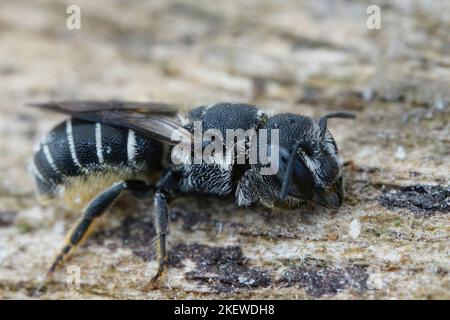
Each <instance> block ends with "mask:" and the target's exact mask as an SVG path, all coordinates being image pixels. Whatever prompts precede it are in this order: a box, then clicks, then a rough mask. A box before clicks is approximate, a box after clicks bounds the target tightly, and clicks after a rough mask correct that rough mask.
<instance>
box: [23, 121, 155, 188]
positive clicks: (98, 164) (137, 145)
mask: <svg viewBox="0 0 450 320" xmlns="http://www.w3.org/2000/svg"><path fill="white" fill-rule="evenodd" d="M161 158H162V145H161V143H159V142H157V141H155V140H153V139H150V138H148V137H145V136H143V135H141V134H139V133H137V132H135V131H134V130H131V129H123V128H116V127H111V126H108V125H104V124H100V123H93V122H87V121H82V120H78V119H68V120H67V121H65V122H63V123H61V124H59V125H58V126H56V127H55V128H54V129H53V130H52V131H50V132H49V134H48V135H47V136H46V138H45V139H44V140H43V141H42V142H41V143H40V145H39V147H38V149H37V151H36V153H35V155H34V158H33V161H32V163H31V170H32V174H33V175H34V178H35V181H36V184H37V187H38V192H39V193H40V194H41V195H42V194H43V195H48V196H51V195H52V193H54V191H55V190H56V187H57V186H59V185H61V184H64V183H65V182H66V181H68V178H71V177H81V176H86V175H89V174H92V173H94V172H95V173H101V172H107V171H111V170H116V171H118V172H120V171H124V172H127V173H145V172H146V171H152V170H156V169H158V168H160V166H161Z"/></svg>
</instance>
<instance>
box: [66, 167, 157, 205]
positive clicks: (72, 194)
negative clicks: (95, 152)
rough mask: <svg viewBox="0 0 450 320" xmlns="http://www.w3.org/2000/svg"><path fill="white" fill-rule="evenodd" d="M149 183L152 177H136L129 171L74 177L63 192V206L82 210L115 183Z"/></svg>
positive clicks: (69, 180)
mask: <svg viewBox="0 0 450 320" xmlns="http://www.w3.org/2000/svg"><path fill="white" fill-rule="evenodd" d="M136 178H139V179H141V180H145V181H149V180H150V177H142V176H136V174H134V173H131V172H127V171H118V170H111V171H103V172H96V173H91V174H89V175H86V176H82V177H72V178H70V179H68V180H67V182H66V183H65V184H64V187H63V188H62V190H61V198H62V200H63V204H64V205H65V206H66V207H68V208H70V209H73V210H81V209H83V208H84V207H86V205H87V204H88V203H89V202H90V201H91V200H92V199H93V198H95V197H96V196H98V195H99V194H101V193H102V192H104V191H105V190H106V189H108V188H109V187H111V186H112V185H113V184H114V183H116V182H119V181H122V180H126V179H136Z"/></svg>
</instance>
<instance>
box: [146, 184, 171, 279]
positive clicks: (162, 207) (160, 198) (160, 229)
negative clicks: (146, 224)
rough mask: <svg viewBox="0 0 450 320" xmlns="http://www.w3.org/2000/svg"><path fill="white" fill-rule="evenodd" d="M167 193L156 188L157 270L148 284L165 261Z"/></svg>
mask: <svg viewBox="0 0 450 320" xmlns="http://www.w3.org/2000/svg"><path fill="white" fill-rule="evenodd" d="M166 197H167V194H166V193H165V192H164V191H162V190H158V191H157V192H156V193H155V199H154V203H153V206H154V215H155V220H154V221H155V228H156V244H157V253H158V271H157V272H156V275H155V276H154V277H153V278H152V279H151V280H150V284H154V283H155V282H156V281H157V280H158V279H159V278H160V277H161V275H162V274H163V272H164V269H165V266H166V263H167V249H166V234H167V231H168V227H169V210H168V207H167V198H166Z"/></svg>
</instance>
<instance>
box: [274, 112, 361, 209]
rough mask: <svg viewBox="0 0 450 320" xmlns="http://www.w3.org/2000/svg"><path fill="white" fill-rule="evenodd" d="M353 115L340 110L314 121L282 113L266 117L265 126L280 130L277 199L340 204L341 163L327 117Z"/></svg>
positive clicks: (342, 191)
mask: <svg viewBox="0 0 450 320" xmlns="http://www.w3.org/2000/svg"><path fill="white" fill-rule="evenodd" d="M354 117H355V116H354V115H353V114H350V113H344V112H340V113H331V114H327V115H325V116H323V117H321V118H320V119H319V120H318V121H316V120H314V119H311V118H309V117H304V116H300V115H294V114H289V113H284V114H278V115H276V116H274V117H271V118H270V119H269V120H268V122H267V124H266V128H267V129H269V130H270V129H278V130H279V157H280V158H279V170H278V172H277V179H278V181H279V183H280V185H281V190H280V192H279V194H278V198H279V200H281V201H284V200H285V199H286V197H287V196H290V197H295V198H299V199H303V200H311V201H313V202H315V203H317V204H319V205H322V206H324V207H329V208H338V207H340V206H341V204H342V201H343V198H344V190H343V183H342V164H341V161H340V158H339V155H338V150H337V146H336V143H335V141H334V139H333V137H332V135H331V133H330V132H329V131H328V129H327V120H328V119H329V118H354Z"/></svg>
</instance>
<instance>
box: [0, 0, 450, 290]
mask: <svg viewBox="0 0 450 320" xmlns="http://www.w3.org/2000/svg"><path fill="white" fill-rule="evenodd" d="M74 2H76V3H77V4H78V5H80V7H81V10H82V11H81V12H82V29H81V30H68V29H67V28H66V17H67V15H66V13H65V11H66V6H67V5H69V4H72V3H74ZM244 3H245V4H244ZM370 4H378V5H379V6H380V8H381V23H382V29H381V30H368V29H367V27H366V18H367V14H366V9H367V6H368V5H370ZM449 15H450V3H449V2H448V1H395V2H393V1H355V2H353V1H268V0H262V1H238V0H236V1H234V0H233V1H206V0H205V1H162V0H158V1H133V2H131V1H58V2H56V1H2V2H1V4H0V47H1V50H0V83H1V88H0V90H1V91H0V92H1V97H2V101H1V103H0V112H1V118H0V133H1V139H0V159H1V161H0V297H2V298H30V292H31V291H32V289H33V288H34V287H35V286H36V285H37V283H38V281H39V279H41V278H42V276H43V275H44V273H45V270H46V268H47V267H48V265H49V261H50V259H51V258H52V257H53V255H54V254H55V252H56V250H57V249H59V248H60V245H61V243H62V241H63V238H64V234H65V231H66V230H67V229H68V228H69V227H70V225H71V224H72V223H73V222H74V221H75V220H76V218H77V213H70V212H67V211H65V210H63V209H61V208H58V207H46V208H43V207H40V206H38V205H37V204H36V202H35V200H34V197H33V188H32V183H31V179H30V178H29V177H28V175H27V171H26V164H27V160H28V159H29V157H30V156H31V155H32V146H33V144H34V142H35V141H37V139H38V138H39V137H40V136H41V135H42V134H43V133H44V132H46V131H47V130H49V129H50V128H51V127H52V126H53V125H54V124H55V123H57V122H58V121H59V120H61V119H62V117H60V116H58V115H53V114H45V113H40V112H37V111H35V110H30V109H27V108H26V107H24V104H25V103H28V102H38V101H47V100H53V99H54V100H56V99H128V100H148V99H152V100H161V101H167V102H177V103H180V104H182V105H186V106H195V105H198V104H204V103H211V102H217V101H245V102H251V103H254V104H257V105H260V106H263V107H267V108H272V109H274V110H275V111H277V112H281V111H291V112H297V113H302V114H306V115H310V116H319V115H321V114H323V113H324V112H327V111H335V110H342V109H346V110H352V111H354V112H356V113H357V115H358V120H357V121H355V122H346V121H343V120H335V121H333V122H332V123H331V122H330V128H331V131H332V132H333V134H334V135H335V137H336V139H337V141H338V145H339V146H340V150H341V152H342V155H343V158H344V159H345V161H347V162H348V165H347V166H346V178H347V186H346V187H347V190H348V196H347V199H346V201H345V204H344V206H343V207H342V208H341V209H340V210H339V211H338V212H334V211H326V210H322V209H315V210H313V211H311V210H309V209H307V208H305V209H303V210H297V211H288V212H281V213H280V212H278V213H276V212H267V211H265V210H262V209H256V210H244V209H240V208H237V207H236V206H235V205H234V204H232V203H225V204H224V203H223V202H219V201H216V200H214V199H202V198H188V199H180V200H179V201H177V202H176V203H174V205H173V210H172V217H171V219H172V221H171V233H170V248H171V259H170V261H171V268H170V269H169V272H168V274H167V277H166V279H165V283H164V284H163V285H162V287H161V289H160V290H152V291H147V290H144V287H145V284H146V282H147V281H148V279H149V278H150V277H151V276H152V274H153V273H154V271H155V268H156V264H155V261H154V258H153V254H152V253H151V252H150V251H149V244H150V242H151V239H152V237H153V235H154V229H153V227H152V226H151V223H150V218H149V217H150V211H149V210H151V209H149V208H151V206H150V204H151V203H149V202H147V203H143V204H140V205H135V204H133V202H132V201H131V200H130V199H123V201H121V202H120V203H118V204H117V206H116V207H115V208H114V209H113V210H112V212H111V213H109V214H107V215H106V217H105V219H104V223H103V224H102V226H100V228H99V231H98V232H97V233H96V234H95V235H93V237H92V238H91V239H90V240H89V241H88V242H87V243H86V244H85V245H84V246H82V247H81V248H80V249H79V250H78V251H77V253H76V254H75V255H74V256H73V258H72V259H71V260H70V262H68V263H67V264H66V267H67V266H75V267H79V268H80V270H81V282H82V284H81V288H80V289H79V290H76V289H70V288H67V287H65V281H66V279H67V276H68V273H67V272H66V271H65V270H60V271H59V272H58V273H57V275H56V279H55V280H56V282H54V283H52V284H51V285H50V286H49V288H48V291H47V292H46V293H45V294H44V295H43V296H42V297H43V298H50V299H53V298H77V297H79V298H150V299H154V298H186V297H195V298H208V299H210V298H217V297H222V298H223V297H225V298H231V297H241V298H307V299H309V298H338V299H346V298H350V299H354V298H364V299H365V298H368V299H373V298H417V299H425V298H433V299H443V298H447V299H448V298H450V294H449V292H450V283H449V277H450V276H449V269H450V267H449V265H450V259H449V252H450V247H449V246H450V242H449V232H450V224H449V222H450V216H449V210H450V209H449V208H450V207H449V206H450V203H449V202H450V200H449V192H450V191H449V176H450V168H449V166H450V161H449V160H450V147H449V145H450V140H449V114H450V113H449V101H450V92H449V84H450V47H449V44H450V38H449V37H450V36H449V35H450V16H449ZM423 185H434V186H435V187H434V188H432V189H430V188H426V187H422V186H423ZM69 270H72V269H69Z"/></svg>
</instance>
